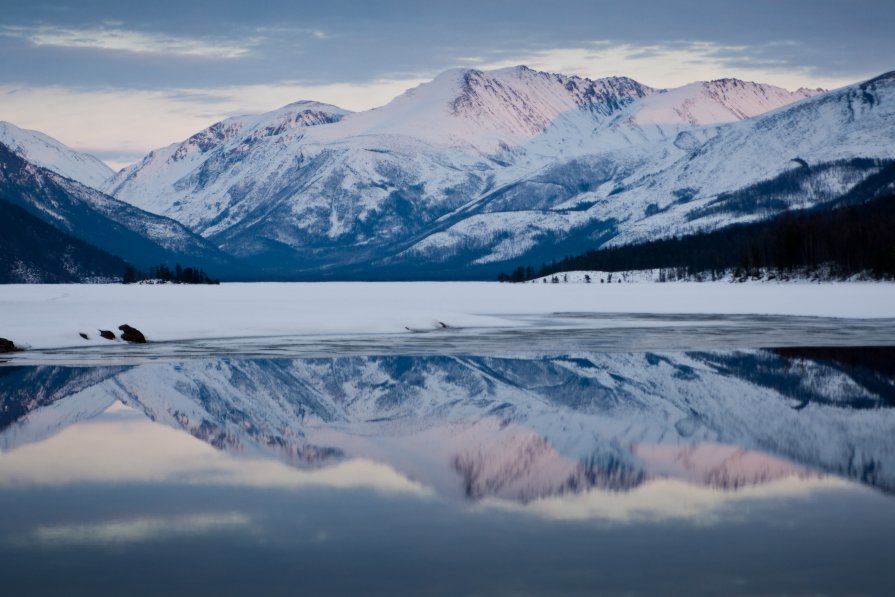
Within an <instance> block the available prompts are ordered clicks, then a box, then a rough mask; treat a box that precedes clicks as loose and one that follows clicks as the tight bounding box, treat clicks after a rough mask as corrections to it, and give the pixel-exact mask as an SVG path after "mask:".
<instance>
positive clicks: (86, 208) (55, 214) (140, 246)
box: [0, 143, 233, 275]
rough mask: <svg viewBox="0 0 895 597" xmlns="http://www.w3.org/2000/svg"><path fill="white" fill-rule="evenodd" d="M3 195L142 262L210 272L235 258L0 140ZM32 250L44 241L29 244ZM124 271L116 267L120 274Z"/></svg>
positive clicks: (127, 258) (176, 225)
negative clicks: (44, 165) (38, 162)
mask: <svg viewBox="0 0 895 597" xmlns="http://www.w3.org/2000/svg"><path fill="white" fill-rule="evenodd" d="M0 198H2V199H3V200H5V201H7V202H9V203H12V204H13V205H17V206H19V207H21V208H22V209H24V210H25V211H27V212H28V213H29V214H30V215H32V216H34V217H36V218H38V219H39V220H42V221H43V222H45V223H47V224H49V225H51V226H53V227H54V228H56V229H58V230H60V231H62V232H64V233H65V234H67V235H70V236H72V237H75V238H77V239H80V240H82V241H84V242H86V243H88V244H90V245H93V246H95V247H99V248H100V249H102V250H104V251H106V252H107V253H110V254H112V255H115V256H118V257H120V258H122V259H124V260H125V261H127V262H129V263H131V264H133V265H136V266H138V267H148V266H152V265H158V264H159V263H174V262H182V263H189V264H190V265H194V264H195V265H196V266H199V267H203V268H207V269H210V270H212V271H214V270H215V269H222V268H224V267H230V266H231V265H232V262H233V260H232V259H231V258H230V257H229V256H227V255H225V254H224V253H222V252H221V251H220V250H219V249H217V248H216V247H215V246H213V245H212V244H210V243H209V242H208V241H206V240H204V239H203V238H201V237H199V236H197V235H195V234H193V233H192V232H190V231H189V230H188V229H187V228H185V227H184V226H183V225H182V224H180V223H178V222H176V221H174V220H172V219H169V218H166V217H163V216H158V215H155V214H151V213H148V212H145V211H142V210H140V209H138V208H136V207H134V206H133V205H130V204H128V203H125V202H123V201H119V200H117V199H114V198H112V197H109V196H108V195H104V194H103V193H101V192H99V191H97V190H96V189H93V188H91V187H87V186H85V185H83V184H81V183H79V182H77V181H75V180H72V179H70V178H67V177H65V176H62V175H60V174H58V173H56V172H53V171H50V170H48V169H46V168H42V167H40V166H37V165H35V164H33V163H31V162H29V161H27V160H26V159H24V158H23V157H22V156H21V155H19V154H17V153H16V152H14V151H12V150H10V148H8V147H7V146H6V145H4V144H3V143H0ZM24 249H25V250H30V251H32V252H34V253H40V252H41V251H43V248H42V247H41V245H40V240H39V239H37V240H35V246H33V247H26V248H24ZM122 273H123V272H118V274H119V275H120V274H122Z"/></svg>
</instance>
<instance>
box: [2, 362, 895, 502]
mask: <svg viewBox="0 0 895 597" xmlns="http://www.w3.org/2000/svg"><path fill="white" fill-rule="evenodd" d="M892 356H893V350H892V349H887V348H881V349H858V350H855V349H837V350H829V349H816V348H813V349H777V350H738V351H726V352H698V353H619V354H607V353H581V354H571V355H554V356H544V357H512V358H509V357H508V358H501V357H491V356H489V357H451V356H427V357H393V356H385V357H345V358H316V359H289V360H229V359H201V360H191V361H184V362H179V363H148V364H140V365H135V366H129V367H91V368H66V367H55V366H53V367H7V368H0V395H2V397H3V398H2V409H0V426H2V431H0V447H2V449H3V450H4V453H3V454H2V455H0V484H5V485H9V484H26V485H27V484H29V483H31V484H52V483H56V484H59V483H71V482H77V481H85V480H87V481H102V482H115V481H122V480H126V481H147V482H159V481H166V482H167V481H173V480H181V481H183V480H187V481H189V482H191V483H222V484H230V483H232V484H245V485H252V484H262V485H263V484H272V485H282V486H294V485H302V484H312V485H313V484H323V485H327V484H329V486H336V487H338V486H344V487H349V486H366V487H371V488H378V489H382V490H394V491H407V492H416V493H420V494H426V493H427V492H434V493H435V494H437V495H439V496H442V497H446V498H449V499H457V500H461V501H471V502H483V503H484V502H487V503H491V504H493V503H497V502H500V503H503V502H508V503H518V504H522V505H525V504H531V503H534V502H538V503H539V507H540V508H542V509H543V505H544V503H546V501H547V500H549V499H557V498H559V497H562V496H574V495H579V494H591V497H592V498H593V496H598V495H599V494H601V492H602V494H607V495H608V494H612V493H618V492H623V493H626V494H629V495H630V496H631V499H630V500H629V501H631V503H634V498H635V497H637V496H641V495H643V488H644V487H645V486H648V485H650V484H654V483H657V482H659V481H665V482H667V481H675V482H677V483H678V484H683V486H687V487H691V488H693V487H698V488H700V490H701V491H705V490H713V491H715V492H716V493H717V492H718V491H722V492H727V493H733V492H737V491H742V490H743V489H745V488H754V487H760V486H768V487H771V486H773V487H775V488H777V489H780V488H785V489H786V490H787V491H789V490H790V489H792V488H796V489H792V490H793V491H796V492H798V491H802V488H804V487H808V486H816V485H825V486H829V485H831V484H834V481H833V480H830V479H826V478H825V477H824V475H834V476H838V477H843V478H846V479H850V480H852V481H856V482H860V483H863V484H867V485H870V486H872V487H875V488H877V489H881V490H883V491H885V492H891V491H892V490H893V488H895V472H893V471H895V436H893V434H892V433H891V431H892V429H895V410H893V409H892V408H891V406H892V405H893V396H895V385H893V384H895V376H893V371H892V368H891V367H892V365H891V363H892V362H893V360H892ZM183 431H185V432H186V433H187V434H188V435H187V434H184V433H182V432H183ZM195 440H200V441H198V442H196V441H195ZM121 445H129V446H130V447H129V448H128V449H126V450H124V449H121V448H120V446H121ZM223 456H227V458H223ZM638 490H640V491H641V493H637V491H638ZM647 493H648V492H647ZM604 497H605V496H604ZM607 499H608V498H607ZM591 501H593V499H592V500H591ZM604 501H605V500H604ZM638 507H640V506H638ZM613 508H615V509H616V510H618V508H616V507H615V506H613ZM533 509H537V508H533ZM591 510H592V511H594V512H599V511H601V510H600V508H596V509H594V508H591ZM610 510H611V508H610ZM654 510H655V508H654Z"/></svg>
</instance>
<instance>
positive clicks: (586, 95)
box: [103, 67, 891, 277]
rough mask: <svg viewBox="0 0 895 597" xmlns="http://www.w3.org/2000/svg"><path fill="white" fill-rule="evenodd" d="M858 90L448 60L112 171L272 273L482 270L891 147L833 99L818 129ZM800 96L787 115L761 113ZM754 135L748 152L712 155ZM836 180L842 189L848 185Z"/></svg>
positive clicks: (225, 127) (626, 232) (233, 126)
mask: <svg viewBox="0 0 895 597" xmlns="http://www.w3.org/2000/svg"><path fill="white" fill-rule="evenodd" d="M873 85H874V89H873V90H871V91H868V93H870V94H877V95H879V98H878V99H879V100H880V101H879V102H877V104H874V107H875V108H876V110H875V111H873V112H871V113H867V114H864V117H866V118H869V119H870V120H873V121H876V120H880V121H881V120H882V119H884V117H885V114H883V112H885V111H886V110H888V109H889V108H879V103H880V102H882V103H885V104H887V103H889V102H888V100H886V99H885V97H884V96H887V93H888V92H887V91H885V90H883V89H882V88H883V87H886V88H887V87H888V86H889V83H888V82H886V80H884V79H881V80H880V81H879V82H877V83H875V84H873ZM847 95H848V91H846V90H842V91H840V92H834V93H832V94H826V95H824V94H821V93H820V91H819V90H804V89H802V90H799V91H796V92H789V91H786V90H784V89H780V88H777V87H773V86H769V85H760V84H756V83H747V82H743V81H738V80H735V79H722V80H718V81H710V82H701V83H694V84H691V85H687V86H684V87H681V88H677V89H670V90H660V89H653V88H650V87H647V86H645V85H641V84H640V83H638V82H636V81H633V80H631V79H627V78H624V77H613V78H607V79H600V80H588V79H582V78H578V77H566V76H562V75H554V74H549V73H541V72H537V71H533V70H531V69H528V68H525V67H516V68H509V69H502V70H497V71H488V72H483V71H476V70H453V71H448V72H446V73H443V74H442V75H440V76H438V77H437V78H435V79H434V80H433V81H431V82H429V83H426V84H423V85H420V86H419V87H417V88H414V89H411V90H409V91H407V92H405V93H404V94H403V95H401V96H399V97H397V98H395V99H394V100H393V101H392V102H390V103H389V104H387V105H386V106H383V107H381V108H377V109H373V110H369V111H366V112H360V113H348V112H346V111H344V110H339V109H338V108H335V107H333V106H326V105H322V104H317V103H313V102H298V103H296V104H291V105H289V106H286V107H284V108H281V109H280V110H276V111H274V112H271V113H268V114H263V115H260V116H253V117H239V118H235V119H229V120H226V121H223V122H221V123H218V124H216V125H214V126H212V127H210V128H209V129H206V130H205V131H202V132H200V133H197V134H196V135H194V136H193V137H191V138H190V139H188V140H186V141H184V142H183V143H179V144H174V145H171V146H169V147H167V148H164V149H161V150H158V151H155V152H152V153H151V154H149V155H148V156H147V157H146V158H144V159H143V160H142V161H141V162H139V163H138V164H135V165H133V166H131V167H130V168H128V169H126V170H124V171H122V172H120V173H118V174H117V175H115V176H114V177H112V178H111V179H110V180H108V181H107V182H106V183H105V185H104V186H103V189H104V190H105V191H106V192H109V193H110V194H112V195H114V196H116V197H118V198H120V199H122V200H124V201H128V202H131V203H133V204H134V205H137V206H139V207H141V208H142V209H146V210H148V211H152V212H154V213H158V214H162V215H166V216H169V217H172V218H175V219H177V220H178V221H181V222H183V223H184V224H186V225H187V226H189V227H190V228H191V229H192V230H193V231H194V232H196V233H198V234H201V235H202V236H204V237H205V238H207V239H209V240H210V241H212V242H213V243H215V244H216V245H218V246H220V247H221V248H222V249H223V250H225V251H228V252H230V253H232V254H234V255H237V256H239V257H242V258H245V259H247V260H249V261H250V262H251V263H253V264H254V266H255V267H257V268H260V269H261V270H263V271H268V272H279V273H280V274H288V275H294V276H297V277H302V276H303V275H313V276H321V275H322V276H325V275H327V273H328V272H329V273H331V274H332V275H333V276H340V275H341V276H348V277H351V276H356V275H373V276H374V277H375V275H376V272H382V273H383V275H385V276H390V277H402V276H403V275H405V274H409V275H410V277H415V276H420V275H423V276H425V275H426V274H425V272H426V271H433V272H436V271H440V272H442V273H446V274H448V275H451V274H453V275H457V274H458V273H460V272H467V273H468V272H472V275H484V274H483V272H484V271H485V270H487V269H488V268H494V267H497V264H501V266H503V264H505V263H506V262H507V261H511V260H513V259H516V258H519V257H522V256H529V257H530V256H531V255H532V254H533V253H537V252H538V251H539V250H548V249H550V248H551V247H554V246H555V245H556V244H560V245H563V243H565V244H566V245H576V244H577V245H581V246H585V247H586V248H593V247H594V246H596V245H599V244H601V243H604V242H607V241H609V240H611V239H616V241H615V242H626V239H628V238H637V237H638V235H640V234H644V232H643V230H645V229H646V230H649V231H651V233H655V232H656V231H657V230H658V229H661V230H666V229H668V228H669V224H670V223H671V224H673V225H674V226H673V229H672V230H670V231H669V232H674V231H676V230H686V229H687V226H689V220H688V219H687V214H686V213H683V212H682V211H681V210H677V208H676V207H674V206H673V205H672V204H674V205H677V203H681V202H686V203H688V204H691V205H690V208H696V207H699V206H701V205H703V203H704V202H707V201H710V200H711V199H713V198H716V197H717V196H718V194H719V193H723V192H730V191H734V190H736V189H739V188H742V187H745V186H747V185H749V184H752V183H755V182H759V181H762V180H765V179H768V178H772V177H774V176H777V175H779V174H781V173H782V172H785V171H787V170H789V169H791V168H793V167H795V165H796V164H795V163H794V162H792V159H793V158H794V157H800V156H796V155H795V153H798V154H800V155H801V154H804V155H805V156H806V157H804V158H802V159H804V160H808V161H809V163H811V164H812V165H814V164H816V163H820V162H824V163H826V162H828V161H830V160H831V159H842V158H845V157H846V156H847V157H848V158H853V157H856V156H857V157H866V156H870V157H884V156H881V155H880V154H886V155H888V153H887V151H886V149H885V148H886V147H889V146H890V145H891V143H890V142H888V141H887V142H885V143H881V144H880V143H877V141H879V140H880V139H882V136H883V135H882V133H880V135H879V136H878V137H876V138H872V139H871V138H863V139H858V138H854V139H852V138H851V137H852V136H853V135H852V132H851V128H854V124H855V121H854V120H852V121H847V118H846V119H843V118H842V117H841V116H842V115H841V114H839V115H834V114H832V113H830V114H827V115H826V116H825V118H827V120H824V121H823V128H824V129H829V130H828V131H827V132H828V133H829V135H830V136H831V137H837V136H838V137H844V138H847V139H848V141H849V143H848V147H847V148H843V149H842V150H841V151H840V152H839V153H838V155H837V156H835V157H832V156H830V155H825V154H824V151H823V149H824V147H826V145H825V144H824V143H822V142H821V141H820V139H819V138H817V137H818V136H819V133H821V132H822V131H820V128H821V127H820V126H819V125H818V123H816V122H813V120H812V119H814V118H816V117H817V114H815V113H814V111H815V110H818V109H821V108H819V107H818V106H819V105H821V104H823V98H826V97H828V96H829V98H830V99H829V101H830V102H832V103H833V104H839V103H840V102H842V101H847V100H845V99H843V98H844V97H845V96H847ZM874 97H876V96H874ZM837 98H838V99H837ZM815 102H816V103H815ZM794 103H795V104H796V105H795V106H792V107H791V108H790V109H791V110H792V112H791V116H790V117H788V118H787V117H783V118H782V120H779V121H778V120H774V119H773V118H771V117H770V115H768V112H773V111H774V110H779V109H781V108H785V107H786V106H790V105H791V104H794ZM803 105H804V106H806V107H804V108H803V107H802V106H803ZM812 106H813V107H812ZM827 110H828V111H830V112H832V111H834V110H835V108H828V109H827ZM784 111H786V110H784ZM862 114H863V113H862ZM762 115H767V118H771V119H770V120H768V119H765V120H761V119H762V118H763V117H762ZM837 116H838V117H837ZM775 118H776V117H775ZM753 121H754V122H753ZM759 121H760V122H759ZM783 121H789V122H790V124H789V125H787V126H785V127H783V126H782V123H783ZM745 122H752V123H753V124H752V126H751V127H750V126H745V127H741V126H740V124H742V123H745ZM777 122H779V123H780V124H781V127H780V128H779V129H778V127H776V126H775V125H774V123H777ZM798 123H801V124H798ZM865 124H867V125H868V129H869V125H870V123H869V122H868V123H865ZM803 126H804V127H805V131H808V130H815V131H816V133H817V134H812V135H809V137H808V139H802V140H801V141H799V142H800V143H801V146H800V145H798V144H796V145H793V144H792V143H789V142H788V141H784V139H789V138H790V137H794V136H795V137H798V136H799V135H801V131H799V130H793V129H799V128H800V127H803ZM860 126H863V125H859V128H860ZM784 129H785V130H784ZM856 133H857V132H856ZM745 135H749V136H750V138H751V140H750V144H751V145H752V148H753V150H754V151H753V152H752V153H751V154H750V155H748V156H736V159H740V160H741V161H740V162H738V163H739V164H740V168H739V169H737V171H736V172H723V173H719V172H718V171H717V170H718V169H719V168H722V167H723V164H724V163H725V162H726V161H727V160H729V159H734V158H733V157H731V156H730V155H728V154H730V153H732V152H735V151H738V150H736V149H735V147H740V145H739V141H738V140H739V139H741V138H742V137H743V136H745ZM820 136H823V135H820ZM765 137H768V138H767V139H765ZM725 139H727V140H728V141H723V140H725ZM769 143H773V144H774V145H773V146H772V147H770V148H769V147H767V144H769ZM727 145H729V147H726V149H725V148H722V146H727ZM784 147H785V152H784V153H785V154H786V155H783V154H781V153H780V152H781V151H783V149H784ZM796 148H798V150H797V151H795V153H794V154H793V155H792V156H790V155H789V153H793V151H791V149H793V150H795V149H796ZM742 149H743V148H742V147H740V150H742ZM815 150H816V151H815ZM827 153H829V152H827ZM697 154H698V155H699V156H700V157H699V160H698V161H696V162H694V160H696V155H697ZM703 155H704V156H705V157H702V156H703ZM744 157H747V158H748V161H742V160H743V159H744ZM719 174H721V175H723V176H719ZM862 174H863V173H862ZM859 176H860V175H851V174H850V177H851V178H849V180H852V179H854V178H857V177H859ZM827 178H830V177H825V178H824V182H829V185H828V186H832V187H833V189H832V190H831V191H830V192H835V190H838V189H839V188H840V187H843V186H846V185H847V183H846V182H843V181H827ZM673 210H676V211H675V212H674V216H675V218H674V221H673V222H670V220H671V219H672V218H671V217H670V215H671V214H670V212H672V211H673ZM684 211H686V210H684ZM735 219H736V218H734V220H735ZM700 225H701V224H700ZM712 225H716V224H715V223H713V224H712ZM303 272H304V273H303ZM311 272H313V274H311Z"/></svg>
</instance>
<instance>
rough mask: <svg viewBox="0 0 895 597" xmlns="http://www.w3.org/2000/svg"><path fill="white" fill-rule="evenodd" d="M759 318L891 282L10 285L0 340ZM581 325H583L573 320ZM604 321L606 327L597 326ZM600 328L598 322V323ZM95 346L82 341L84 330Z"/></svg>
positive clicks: (847, 311) (39, 345)
mask: <svg viewBox="0 0 895 597" xmlns="http://www.w3.org/2000/svg"><path fill="white" fill-rule="evenodd" d="M569 313H606V314H612V313H616V314H624V313H630V314H760V315H793V316H817V317H842V318H861V319H867V318H895V284H890V283H823V284H818V283H807V282H806V283H785V284H773V283H745V284H731V283H727V282H718V283H689V282H678V283H674V284H653V283H639V284H624V283H623V284H611V285H610V284H599V283H597V284H498V283H494V282H465V283H461V282H407V283H398V282H393V283H364V282H356V283H348V282H346V283H245V284H235V283H234V284H222V285H220V286H188V285H122V284H109V285H102V284H94V285H37V284H34V285H5V286H2V287H0V336H2V337H4V338H9V339H11V340H13V341H14V342H16V344H17V345H18V346H23V347H25V348H31V349H48V348H62V347H72V346H79V345H87V346H89V345H103V344H104V343H106V342H107V341H106V340H103V339H101V338H99V336H98V330H99V329H106V330H115V331H116V333H117V329H118V326H119V325H122V324H129V325H132V326H134V327H136V328H138V329H139V330H141V331H142V332H143V333H145V334H146V337H147V338H148V339H149V340H150V341H178V340H192V339H217V338H249V337H252V338H258V337H267V336H270V337H275V336H290V335H342V336H344V335H361V334H403V333H409V332H408V328H409V329H410V330H411V331H426V330H430V329H431V330H437V329H438V328H439V327H440V324H439V322H443V323H445V324H447V325H448V326H450V327H452V328H480V329H482V328H484V329H487V328H513V327H520V326H525V325H526V321H528V319H527V318H529V317H531V316H535V317H537V316H541V317H549V316H551V315H553V314H569ZM570 325H573V324H570ZM590 325H595V324H590ZM596 325H599V324H596ZM81 332H83V333H85V334H87V335H88V336H89V340H83V339H82V338H81V337H80V336H79V333H81Z"/></svg>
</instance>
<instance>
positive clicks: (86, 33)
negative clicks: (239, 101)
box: [0, 26, 258, 60]
mask: <svg viewBox="0 0 895 597" xmlns="http://www.w3.org/2000/svg"><path fill="white" fill-rule="evenodd" d="M0 33H2V35H4V36H7V37H18V38H22V39H25V40H27V41H28V42H29V43H31V44H33V45H34V46H38V47H40V46H50V47H59V48H77V49H94V50H107V51H118V52H132V53H135V54H160V55H169V56H181V57H193V58H218V59H228V60H229V59H234V58H241V57H243V56H245V55H247V54H248V53H249V52H251V51H252V47H254V46H255V45H256V44H257V43H258V40H253V39H247V40H245V42H243V43H235V42H233V41H229V40H219V39H201V38H189V37H177V36H172V35H166V34H163V33H151V32H143V31H134V30H129V29H121V28H112V27H91V28H86V29H76V28H68V27H51V26H41V27H12V26H7V27H3V28H0Z"/></svg>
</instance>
